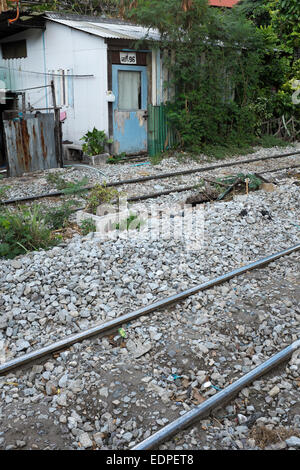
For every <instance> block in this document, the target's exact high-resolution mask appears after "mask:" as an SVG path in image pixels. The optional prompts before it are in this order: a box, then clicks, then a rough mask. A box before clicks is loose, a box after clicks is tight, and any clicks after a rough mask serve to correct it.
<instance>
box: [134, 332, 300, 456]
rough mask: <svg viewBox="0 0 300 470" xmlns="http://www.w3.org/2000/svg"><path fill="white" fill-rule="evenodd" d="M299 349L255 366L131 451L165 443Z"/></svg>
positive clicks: (293, 347) (292, 348)
mask: <svg viewBox="0 0 300 470" xmlns="http://www.w3.org/2000/svg"><path fill="white" fill-rule="evenodd" d="M299 348H300V339H298V340H297V341H295V342H294V343H292V344H291V345H290V346H288V347H286V348H285V349H283V350H282V351H280V352H279V353H277V354H275V356H273V357H271V358H270V359H268V360H267V361H266V362H264V363H263V364H260V365H259V366H257V367H256V368H255V369H253V370H252V371H251V372H248V374H246V375H244V376H243V377H241V378H240V379H238V380H236V381H235V382H234V383H233V384H231V385H229V386H228V387H226V388H225V389H224V390H222V391H221V392H219V393H217V394H216V395H214V396H213V397H211V398H208V399H207V400H206V401H205V402H204V403H202V404H201V405H199V406H197V407H196V408H195V409H193V410H191V411H189V412H188V413H186V414H185V415H183V416H181V417H180V418H178V419H176V420H175V421H173V422H172V423H170V424H168V425H167V426H165V427H164V428H162V429H160V430H159V431H157V432H156V433H155V434H153V435H152V436H150V437H148V438H147V439H145V440H144V441H143V442H141V443H140V444H138V445H137V446H135V447H133V448H132V449H131V450H148V449H153V448H154V447H157V446H158V445H159V444H161V443H162V442H165V441H166V440H167V439H169V438H170V437H172V436H174V434H177V433H178V432H179V431H182V430H183V429H185V428H186V427H187V426H189V425H191V424H193V423H194V422H195V420H198V419H200V418H203V417H204V416H206V415H207V414H208V413H209V412H210V411H211V410H212V409H213V408H216V407H217V406H220V405H222V404H224V403H226V402H227V401H228V400H229V399H230V398H232V396H233V395H236V394H237V393H238V392H239V391H240V390H242V389H243V388H244V387H246V386H247V385H249V384H250V383H252V382H253V381H254V380H256V379H258V378H259V377H261V376H262V375H263V374H266V373H267V372H269V370H271V369H273V368H274V367H276V366H278V365H279V364H280V363H281V362H283V361H285V360H286V359H288V358H289V357H290V356H291V355H292V354H293V353H294V352H295V351H296V350H297V349H299Z"/></svg>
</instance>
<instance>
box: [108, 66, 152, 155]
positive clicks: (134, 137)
mask: <svg viewBox="0 0 300 470" xmlns="http://www.w3.org/2000/svg"><path fill="white" fill-rule="evenodd" d="M112 88H113V90H112V91H113V93H114V95H115V102H114V103H113V130H114V152H115V153H116V154H119V153H122V152H125V153H127V154H130V153H137V152H146V151H147V118H146V113H147V93H148V92H147V67H144V66H137V65H130V66H127V65H113V66H112Z"/></svg>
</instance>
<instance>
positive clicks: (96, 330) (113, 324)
mask: <svg viewBox="0 0 300 470" xmlns="http://www.w3.org/2000/svg"><path fill="white" fill-rule="evenodd" d="M299 249H300V243H299V244H298V245H295V246H292V247H290V248H287V249H286V250H283V251H280V252H278V253H275V254H273V255H269V256H267V257H266V258H262V259H260V260H258V261H254V262H253V263H250V264H247V265H246V266H243V267H241V268H238V269H235V270H234V271H231V272H229V273H227V274H223V275H222V276H219V277H217V278H215V279H212V280H211V281H207V282H204V283H203V284H198V285H197V286H195V287H192V288H191V289H188V290H185V291H183V292H180V293H179V294H175V295H172V296H170V297H167V298H165V299H162V300H158V301H157V302H155V303H153V304H150V305H148V306H146V307H142V308H140V309H138V310H135V311H134V312H130V313H126V314H125V315H122V316H120V317H118V318H116V319H114V320H110V321H108V322H106V323H103V324H101V325H97V326H94V327H93V328H89V329H88V330H85V331H82V332H80V333H76V334H74V335H72V336H69V337H68V338H64V339H62V340H60V341H57V342H56V343H52V344H50V345H49V346H45V347H44V348H42V349H39V350H37V351H33V352H30V353H28V354H24V355H23V356H21V357H17V358H15V359H12V360H11V361H8V362H5V363H4V364H2V365H0V375H1V374H4V373H5V372H8V371H9V370H12V369H15V368H16V367H19V366H22V365H24V364H27V363H29V362H31V361H34V360H36V359H39V358H40V357H43V356H46V355H48V354H51V353H54V352H56V351H59V350H60V349H64V348H66V347H69V346H71V345H72V344H75V343H78V342H79V341H83V340H85V339H88V338H91V337H92V336H95V335H99V334H102V333H104V332H106V331H108V330H112V329H114V328H117V327H118V326H120V325H122V324H124V323H128V322H129V321H132V320H135V319H136V318H138V317H141V316H142V315H147V314H149V313H152V312H154V311H155V310H160V309H162V308H164V307H167V306H169V305H171V304H174V303H177V302H179V301H181V300H183V299H185V298H186V297H189V296H190V295H194V294H196V293H197V292H200V291H204V290H206V289H209V288H211V287H214V286H216V285H218V284H222V283H223V282H226V281H229V280H230V279H232V278H233V277H235V276H239V275H240V274H243V273H245V272H246V271H250V270H252V269H255V268H260V267H261V266H264V265H265V264H268V263H271V262H272V261H275V260H276V259H278V258H280V257H282V256H285V255H289V254H291V253H293V252H295V251H297V250H299Z"/></svg>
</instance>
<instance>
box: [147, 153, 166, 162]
mask: <svg viewBox="0 0 300 470" xmlns="http://www.w3.org/2000/svg"><path fill="white" fill-rule="evenodd" d="M163 158H164V154H163V152H160V153H157V154H156V155H153V156H152V157H150V162H151V163H152V165H159V164H160V163H161V161H162V159H163Z"/></svg>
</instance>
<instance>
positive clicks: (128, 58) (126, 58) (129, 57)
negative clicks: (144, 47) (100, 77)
mask: <svg viewBox="0 0 300 470" xmlns="http://www.w3.org/2000/svg"><path fill="white" fill-rule="evenodd" d="M120 63H121V64H123V65H129V64H131V65H135V64H136V53H135V52H120Z"/></svg>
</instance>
